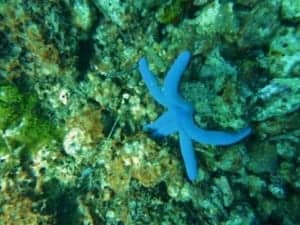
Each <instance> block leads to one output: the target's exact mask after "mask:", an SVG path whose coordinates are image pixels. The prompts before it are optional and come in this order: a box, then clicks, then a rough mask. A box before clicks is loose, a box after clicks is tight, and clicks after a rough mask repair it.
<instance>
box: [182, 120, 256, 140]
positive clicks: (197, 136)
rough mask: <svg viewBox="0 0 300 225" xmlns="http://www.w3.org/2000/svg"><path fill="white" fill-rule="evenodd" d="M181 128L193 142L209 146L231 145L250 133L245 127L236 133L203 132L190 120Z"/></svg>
mask: <svg viewBox="0 0 300 225" xmlns="http://www.w3.org/2000/svg"><path fill="white" fill-rule="evenodd" d="M183 126H184V130H185V131H186V132H187V134H188V135H189V137H191V138H192V139H193V140H195V141H198V142H200V143H203V144H210V145H231V144H234V143H236V142H239V141H241V140H242V139H244V138H245V137H247V136H248V135H249V134H250V133H251V128H250V127H245V128H243V129H242V130H240V131H238V132H223V131H216V130H205V129H202V128H200V127H198V126H197V125H196V124H195V123H194V121H193V119H192V118H190V119H186V120H185V123H183Z"/></svg>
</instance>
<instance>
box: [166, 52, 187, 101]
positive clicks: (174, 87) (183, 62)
mask: <svg viewBox="0 0 300 225" xmlns="http://www.w3.org/2000/svg"><path fill="white" fill-rule="evenodd" d="M190 58H191V53H190V52H189V51H183V52H182V53H180V54H179V56H178V57H177V58H176V59H175V61H174V63H173V64H172V66H171V68H170V69H169V71H168V73H167V76H166V78H165V80H164V85H163V92H164V94H165V95H166V96H168V98H169V99H170V100H171V101H172V102H177V104H186V101H185V100H184V99H183V98H182V97H181V95H180V94H179V93H178V86H179V82H180V79H181V76H182V75H183V72H184V71H185V69H186V67H187V65H188V63H189V61H190Z"/></svg>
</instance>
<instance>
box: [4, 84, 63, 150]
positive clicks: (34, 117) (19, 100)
mask: <svg viewBox="0 0 300 225" xmlns="http://www.w3.org/2000/svg"><path fill="white" fill-rule="evenodd" d="M0 130H1V133H2V138H1V139H2V143H5V144H2V145H1V146H3V147H2V148H1V149H0V152H3V153H4V152H6V153H7V152H9V151H12V150H14V149H17V148H22V149H26V152H28V153H33V154H34V153H35V152H36V151H37V150H38V149H40V148H41V147H42V146H47V145H50V144H51V142H52V141H53V140H60V139H61V137H62V134H63V133H62V130H60V129H58V128H57V127H56V125H55V124H54V123H51V121H50V118H49V116H48V115H46V113H45V112H43V109H42V108H41V106H40V103H39V100H38V98H37V96H36V95H35V94H34V93H29V92H26V93H23V92H22V91H21V90H19V89H18V88H17V87H16V86H15V85H12V84H5V85H1V87H0ZM23 151H24V150H23Z"/></svg>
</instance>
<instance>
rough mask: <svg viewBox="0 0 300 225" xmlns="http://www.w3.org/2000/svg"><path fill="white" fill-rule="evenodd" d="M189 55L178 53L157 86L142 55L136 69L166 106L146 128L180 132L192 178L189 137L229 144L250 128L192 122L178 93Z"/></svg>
mask: <svg viewBox="0 0 300 225" xmlns="http://www.w3.org/2000/svg"><path fill="white" fill-rule="evenodd" d="M190 58H191V54H190V52H188V51H184V52H182V53H181V54H179V56H178V57H177V58H176V60H175V62H174V63H173V65H172V66H171V68H170V70H169V71H168V73H167V76H166V78H165V80H164V84H163V86H162V88H160V87H159V85H158V83H157V81H156V79H155V77H154V74H153V73H152V72H151V71H150V69H149V66H148V62H147V60H146V59H145V58H141V59H140V61H139V65H138V68H139V71H140V73H141V75H142V77H143V80H144V82H145V84H146V86H147V88H148V89H149V92H150V94H151V95H152V97H153V98H154V99H155V100H156V101H157V102H158V103H160V104H161V105H163V106H164V107H165V108H166V109H167V111H166V112H165V113H163V114H162V115H161V116H160V117H159V118H158V119H157V120H156V121H154V122H153V123H150V124H148V125H146V126H145V130H146V131H150V132H151V133H152V135H154V136H167V135H170V134H173V133H175V132H178V133H179V142H180V149H181V154H182V157H183V161H184V165H185V168H186V172H187V176H188V178H189V179H190V180H191V181H194V180H195V179H196V177H197V160H196V156H195V152H194V149H193V145H192V140H194V141H197V142H200V143H203V144H210V145H230V144H233V143H236V142H238V141H240V140H241V139H243V138H245V137H246V136H248V135H249V134H250V133H251V128H249V127H246V128H244V129H242V130H241V131H239V132H236V133H228V132H222V131H214V130H205V129H202V128H200V127H198V126H197V125H196V124H195V123H194V119H193V114H194V108H193V106H192V105H190V104H189V103H188V102H187V101H185V100H184V99H183V98H182V97H181V95H180V94H179V93H178V85H179V82H180V79H181V76H182V74H183V72H184V71H185V69H186V67H187V65H188V63H189V61H190Z"/></svg>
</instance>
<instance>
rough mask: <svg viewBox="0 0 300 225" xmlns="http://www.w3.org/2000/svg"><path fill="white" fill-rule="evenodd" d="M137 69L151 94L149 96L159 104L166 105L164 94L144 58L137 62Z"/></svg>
mask: <svg viewBox="0 0 300 225" xmlns="http://www.w3.org/2000/svg"><path fill="white" fill-rule="evenodd" d="M138 69H139V71H140V73H141V75H142V78H143V80H144V82H145V84H146V86H147V88H148V90H149V92H150V94H151V96H152V97H153V98H154V99H155V100H156V101H157V102H158V103H159V104H161V105H163V106H166V100H165V96H164V95H163V93H162V91H161V90H160V88H159V85H158V83H157V80H156V79H155V77H154V74H153V73H152V72H151V71H150V69H149V65H148V62H147V60H146V58H144V57H143V58H141V59H140V61H139V64H138Z"/></svg>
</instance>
